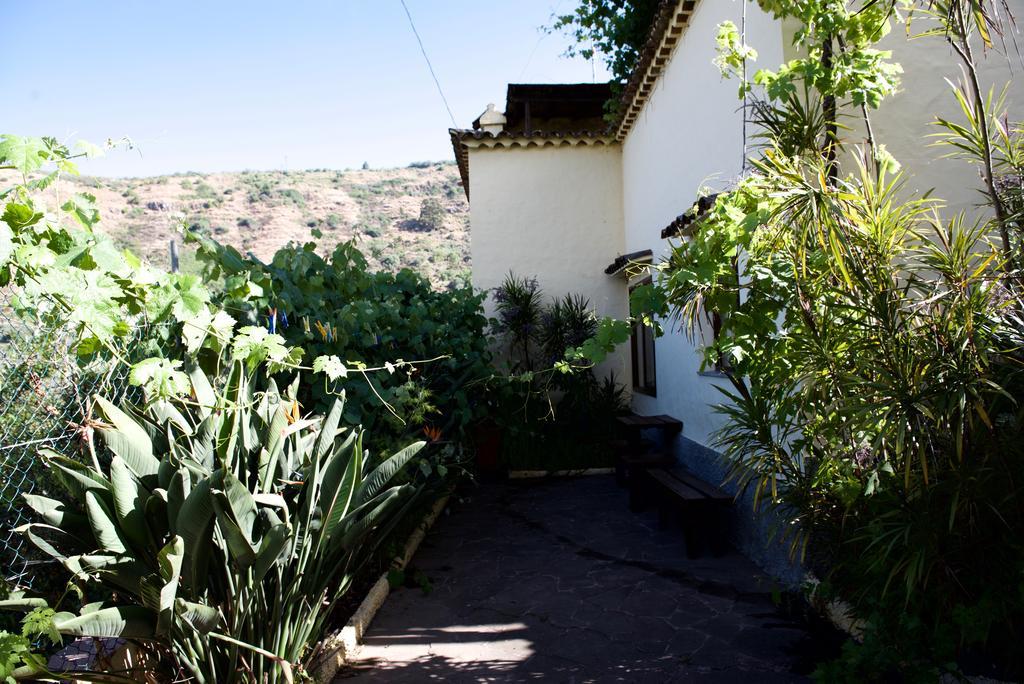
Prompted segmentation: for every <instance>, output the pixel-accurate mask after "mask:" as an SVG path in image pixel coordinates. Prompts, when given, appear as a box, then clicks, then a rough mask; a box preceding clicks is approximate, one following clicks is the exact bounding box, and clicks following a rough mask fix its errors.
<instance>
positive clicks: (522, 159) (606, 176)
mask: <svg viewBox="0 0 1024 684" xmlns="http://www.w3.org/2000/svg"><path fill="white" fill-rule="evenodd" d="M469 168H470V205H471V209H472V230H471V233H470V250H471V254H472V258H473V286H474V287H477V288H481V289H484V290H491V289H493V288H495V287H497V286H498V285H500V284H501V281H502V280H503V279H504V277H505V275H506V274H507V273H508V272H509V271H512V272H514V273H515V274H516V275H519V276H533V277H536V278H537V281H538V283H539V284H540V286H541V288H542V289H543V290H544V292H545V294H546V295H547V296H548V297H549V298H550V297H561V296H563V295H565V294H567V293H570V292H572V293H579V294H582V295H584V296H586V297H588V298H589V299H590V302H591V305H592V306H593V307H594V309H595V310H596V312H597V314H598V315H601V316H613V317H616V318H620V319H621V318H624V317H625V316H626V315H628V306H629V305H628V301H627V298H626V293H625V290H624V288H623V286H622V283H621V281H618V280H613V279H611V278H607V277H605V276H604V268H605V267H606V266H607V265H608V264H609V263H611V262H612V261H613V260H614V259H615V257H616V256H618V255H619V254H621V253H622V251H623V231H622V153H621V148H620V147H619V146H618V145H593V146H592V145H582V144H580V145H577V146H574V147H568V146H560V147H528V148H522V147H515V148H511V149H510V148H473V149H470V152H469ZM485 307H486V310H487V313H488V315H492V314H493V310H494V309H493V301H492V300H491V298H490V297H489V298H488V300H487V302H486V304H485ZM627 364H628V361H627V357H626V354H625V352H620V353H619V354H618V355H617V356H616V357H615V358H614V359H613V360H612V362H610V363H609V364H608V369H607V370H613V371H614V372H615V375H616V377H617V378H618V379H620V381H623V382H625V381H626V378H627V377H628V375H627V374H628V372H629V367H628V365H627Z"/></svg>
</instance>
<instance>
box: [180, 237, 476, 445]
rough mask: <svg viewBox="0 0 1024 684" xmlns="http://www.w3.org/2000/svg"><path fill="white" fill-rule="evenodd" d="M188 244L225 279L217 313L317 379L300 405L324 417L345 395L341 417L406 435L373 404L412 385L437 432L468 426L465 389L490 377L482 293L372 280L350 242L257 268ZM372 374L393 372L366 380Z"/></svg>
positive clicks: (283, 254) (213, 247)
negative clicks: (261, 336) (430, 407)
mask: <svg viewBox="0 0 1024 684" xmlns="http://www.w3.org/2000/svg"><path fill="white" fill-rule="evenodd" d="M188 239H189V240H195V241H198V243H199V258H200V259H201V260H202V262H203V263H204V265H205V267H206V270H207V277H208V278H210V279H217V278H223V279H224V282H225V284H226V288H225V293H224V294H223V295H222V296H221V297H220V298H219V303H220V304H221V305H223V306H224V308H225V309H227V310H228V311H231V312H232V313H233V315H235V316H237V317H238V318H239V319H240V320H241V321H242V322H243V323H248V324H254V325H258V326H260V327H261V328H263V329H264V330H267V329H268V328H269V329H273V330H274V331H275V332H274V333H273V334H272V335H271V337H278V338H280V339H282V340H284V341H285V342H286V343H287V344H289V345H292V346H294V347H296V348H298V347H301V348H303V349H305V350H306V353H307V355H306V358H307V359H315V361H314V363H315V364H316V365H315V366H314V367H315V368H316V369H317V370H318V371H320V372H322V373H325V376H324V379H325V382H324V383H323V384H322V385H318V384H314V385H311V386H310V387H308V388H303V396H302V397H300V400H301V401H302V402H303V404H304V405H307V406H310V407H314V406H316V407H319V408H321V409H322V410H325V409H326V407H327V406H329V405H330V403H331V402H332V401H333V395H334V394H335V393H336V392H338V391H340V390H341V389H344V390H345V392H346V395H347V397H348V399H347V402H346V420H348V421H349V422H352V423H362V424H363V425H364V426H366V427H367V428H374V429H375V431H376V432H378V434H386V433H387V431H388V430H393V431H396V435H397V434H400V433H401V432H402V431H406V430H408V429H409V427H407V426H405V425H403V422H405V421H406V420H407V418H406V417H405V416H401V414H398V416H396V415H395V414H396V413H398V412H396V411H393V410H392V411H389V415H390V417H389V418H382V416H381V411H380V410H379V409H380V407H381V402H382V401H383V402H384V403H385V405H387V406H392V407H393V406H394V405H395V402H401V401H403V393H406V392H407V383H409V382H413V383H414V384H415V385H416V386H417V387H418V388H419V389H420V390H423V391H426V392H429V394H430V396H431V397H433V399H432V403H433V404H434V405H436V408H437V411H438V412H439V413H438V414H437V415H436V416H435V418H436V420H437V421H438V423H439V426H440V427H442V428H443V429H444V431H445V432H446V433H448V434H454V435H458V434H461V433H462V431H463V430H464V429H465V428H466V427H467V426H468V425H469V423H470V422H471V421H472V418H473V413H474V410H473V405H474V403H475V402H473V401H472V392H473V384H472V383H473V382H474V381H475V380H476V379H479V378H482V377H485V376H487V375H488V374H489V366H488V361H489V354H488V351H487V339H486V335H485V334H484V326H485V325H486V319H485V318H484V316H483V313H482V310H481V303H482V296H481V295H479V294H476V293H474V292H473V291H472V289H471V288H470V287H468V286H464V287H455V288H453V289H450V290H448V291H446V292H437V291H435V290H433V289H431V287H430V285H429V283H428V282H427V281H426V280H424V279H423V278H422V277H421V276H419V275H417V274H415V273H413V272H411V271H408V270H403V271H399V272H398V273H387V272H378V273H371V272H369V271H368V269H367V264H366V260H365V258H364V257H363V255H362V254H361V253H360V252H359V250H358V249H356V247H355V245H354V244H352V243H343V244H340V245H338V246H337V247H336V248H335V250H334V252H333V253H332V254H331V255H330V256H329V257H327V258H324V257H322V256H320V255H319V254H317V253H316V251H315V245H314V244H313V243H307V244H305V245H302V246H298V245H289V246H287V247H285V248H283V249H281V250H279V251H278V252H277V254H275V255H274V258H273V260H272V261H271V262H270V264H266V265H264V264H260V263H257V262H253V261H247V260H245V259H243V258H242V257H241V255H239V254H238V252H237V251H235V250H234V249H233V248H230V247H224V246H222V245H219V244H217V243H216V242H214V241H212V240H209V239H206V238H203V237H201V236H195V235H189V236H188ZM321 357H322V358H321ZM403 360H404V361H403ZM428 360H429V361H430V362H429V363H416V365H415V367H413V366H412V365H410V364H409V363H408V362H412V361H417V362H418V361H428ZM371 367H379V368H383V369H388V368H390V370H391V371H392V372H387V373H384V374H380V373H378V374H375V375H374V376H373V377H370V376H369V375H367V373H366V372H365V371H366V369H368V368H371ZM353 370H354V371H356V372H355V373H352V374H351V375H350V374H349V371H353ZM403 388H406V389H403ZM396 417H398V418H399V419H398V420H393V419H394V418H396ZM410 427H411V426H410Z"/></svg>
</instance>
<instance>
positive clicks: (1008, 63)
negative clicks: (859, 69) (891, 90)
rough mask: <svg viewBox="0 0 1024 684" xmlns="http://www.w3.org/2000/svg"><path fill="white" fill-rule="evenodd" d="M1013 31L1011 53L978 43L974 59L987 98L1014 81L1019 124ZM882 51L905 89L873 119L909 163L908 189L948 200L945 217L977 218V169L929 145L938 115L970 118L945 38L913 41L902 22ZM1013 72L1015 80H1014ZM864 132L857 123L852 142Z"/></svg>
mask: <svg viewBox="0 0 1024 684" xmlns="http://www.w3.org/2000/svg"><path fill="white" fill-rule="evenodd" d="M1009 5H1010V8H1011V10H1012V12H1013V14H1014V16H1015V17H1016V18H1017V20H1018V21H1020V18H1021V17H1024V0H1009ZM927 25H928V22H927V21H925V20H923V19H918V20H914V22H913V23H912V24H911V32H912V33H918V32H920V31H923V30H925V28H926V27H927ZM1012 33H1013V30H1012V29H1011V31H1010V32H1009V33H1008V34H1007V37H1006V42H1007V45H1008V47H1009V50H1008V52H1009V53H1010V55H1009V56H1006V55H1005V54H1000V52H999V51H992V50H989V51H988V52H987V55H986V51H985V50H984V49H983V47H982V46H981V44H980V41H977V42H978V45H977V47H976V50H975V52H976V55H975V57H976V59H977V61H978V64H979V69H978V70H979V72H980V76H981V80H982V83H983V84H984V88H985V93H986V95H987V94H988V89H989V87H992V86H994V87H995V92H996V93H997V94H998V93H999V92H1000V91H1001V90H1002V89H1003V87H1004V86H1005V85H1006V84H1007V83H1009V84H1010V87H1009V89H1008V91H1007V102H1006V104H1007V106H1008V108H1009V112H1010V119H1011V120H1012V121H1020V120H1021V119H1024V79H1021V78H1020V72H1021V68H1022V62H1021V57H1020V56H1019V55H1018V54H1016V53H1015V51H1014V47H1013V45H1014V41H1017V42H1018V43H1020V41H1021V39H1020V36H1019V35H1016V36H1014V35H1012ZM1022 45H1024V43H1022ZM882 47H883V48H885V49H887V50H892V52H893V60H894V61H896V62H899V63H900V64H901V65H902V66H903V69H904V74H903V88H902V90H901V92H899V93H897V94H896V95H894V96H893V97H892V98H890V99H889V100H887V101H885V102H883V104H882V107H881V108H880V109H879V111H878V112H876V113H874V115H873V116H872V128H873V129H874V132H875V135H876V136H877V138H878V140H879V142H882V143H884V144H885V145H886V147H887V148H888V149H889V151H890V152H891V153H892V154H893V155H894V156H895V157H896V159H897V160H899V161H900V162H901V163H902V164H903V166H904V171H905V173H906V176H907V178H906V183H907V185H906V189H907V190H908V191H911V192H914V193H916V194H918V195H919V194H920V193H923V192H924V191H927V190H931V189H933V190H934V191H935V196H936V197H939V198H942V199H943V200H945V201H946V209H945V210H944V211H943V214H944V215H945V216H947V217H948V216H951V215H952V214H953V213H954V212H957V213H958V212H965V213H967V214H968V215H969V216H972V217H974V216H977V215H978V214H979V209H978V205H979V203H980V202H981V200H982V197H981V195H980V194H979V191H980V190H981V189H982V188H983V183H982V180H981V177H980V176H979V174H978V167H977V166H970V165H968V164H967V163H966V162H965V161H963V160H959V159H949V158H943V156H944V155H945V154H947V153H948V152H949V148H948V147H936V146H934V145H932V144H931V143H933V142H934V140H935V139H934V138H929V137H927V136H928V135H929V134H931V133H937V132H939V130H941V129H939V128H937V127H936V126H934V125H932V122H933V121H934V119H935V117H936V116H941V117H944V118H947V119H950V120H952V121H955V122H958V123H960V122H963V121H964V115H963V112H962V111H961V110H960V107H959V105H958V104H957V103H956V100H955V99H954V97H953V94H952V92H951V91H950V86H949V84H948V83H947V82H946V79H949V80H951V81H953V82H957V81H958V80H960V78H961V72H960V62H959V60H958V59H957V57H956V55H955V54H954V53H953V51H952V49H951V48H950V47H949V45H948V44H947V43H946V41H945V40H943V39H941V38H936V37H928V38H915V39H908V36H907V31H906V27H905V26H903V25H898V26H895V27H894V29H893V31H892V32H891V33H890V34H889V35H888V36H886V38H885V39H884V40H883V41H882ZM1004 52H1005V51H1004ZM1015 73H1016V75H1017V76H1018V78H1017V81H1016V83H1014V82H1013V76H1014V74H1015ZM861 130H862V128H861V127H860V126H856V127H855V128H854V130H853V131H850V132H849V133H848V134H847V138H848V142H850V143H860V142H861V141H862V140H863V139H864V136H863V133H862V132H861Z"/></svg>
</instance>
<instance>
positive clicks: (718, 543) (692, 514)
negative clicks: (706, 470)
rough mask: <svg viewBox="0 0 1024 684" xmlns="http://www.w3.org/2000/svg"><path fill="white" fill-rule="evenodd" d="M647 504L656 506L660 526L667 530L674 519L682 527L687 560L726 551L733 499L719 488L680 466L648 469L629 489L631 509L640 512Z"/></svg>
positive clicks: (642, 472)
mask: <svg viewBox="0 0 1024 684" xmlns="http://www.w3.org/2000/svg"><path fill="white" fill-rule="evenodd" d="M649 501H650V502H653V503H654V504H655V505H657V507H658V517H659V521H660V523H661V524H662V526H668V524H669V522H670V521H672V519H673V518H675V519H677V520H678V521H679V522H680V523H681V524H682V528H683V535H684V538H685V539H686V554H687V555H688V556H689V557H691V558H694V557H696V556H697V555H698V554H699V552H700V550H702V549H704V548H707V549H709V550H711V551H712V552H713V553H714V554H715V555H722V554H723V553H725V552H726V551H727V550H728V547H729V544H728V536H729V535H728V520H729V508H730V504H731V503H732V497H731V496H730V495H729V494H726V493H725V492H723V491H722V490H721V489H719V488H718V487H716V486H714V485H712V484H708V483H707V482H704V481H703V480H701V479H700V478H698V477H697V476H695V475H694V474H693V473H691V472H689V471H688V470H686V469H685V468H683V467H682V466H678V465H673V466H668V467H663V468H649V469H647V470H643V471H641V473H640V477H639V478H637V481H636V482H634V483H633V486H632V487H631V488H630V505H631V507H633V508H634V510H639V509H642V508H643V507H644V504H645V503H647V502H649Z"/></svg>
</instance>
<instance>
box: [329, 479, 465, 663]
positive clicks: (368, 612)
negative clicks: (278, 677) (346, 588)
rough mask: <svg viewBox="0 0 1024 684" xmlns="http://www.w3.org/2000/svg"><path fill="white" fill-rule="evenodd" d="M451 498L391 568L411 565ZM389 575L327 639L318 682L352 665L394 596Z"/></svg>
mask: <svg viewBox="0 0 1024 684" xmlns="http://www.w3.org/2000/svg"><path fill="white" fill-rule="evenodd" d="M449 496H450V495H447V494H446V495H445V496H443V497H442V498H441V499H439V500H438V502H437V503H435V504H434V507H433V508H431V509H430V512H429V513H428V514H427V516H426V517H425V518H424V519H423V522H422V523H420V524H419V525H418V526H417V527H416V529H415V530H414V531H413V533H412V534H411V535H409V539H408V540H407V541H406V542H405V547H404V548H403V550H402V555H401V556H398V557H397V558H395V560H394V561H393V562H392V564H391V569H396V570H402V569H404V568H405V566H406V565H408V564H409V561H410V560H412V557H413V555H414V554H415V553H416V550H417V549H418V548H419V546H420V543H421V542H422V541H423V538H424V537H426V535H427V531H429V530H430V528H431V527H433V526H434V523H435V522H437V519H438V517H440V515H441V512H442V511H443V510H444V508H445V506H447V505H448V498H449ZM388 572H389V571H385V572H384V573H383V574H381V576H380V577H379V578H378V579H377V581H376V582H375V583H374V585H373V586H372V587H371V588H370V591H368V592H367V593H366V597H365V598H364V599H363V601H362V603H360V604H359V607H358V608H357V609H356V612H354V613H352V617H350V618H349V619H348V622H346V623H345V626H344V627H342V628H341V629H340V630H338V631H337V632H335V633H333V634H330V635H328V636H327V637H325V638H324V641H323V646H322V653H321V655H320V656H319V657H318V658H317V662H316V664H315V665H314V667H313V672H312V674H313V679H314V680H316V681H318V682H330V681H331V680H332V679H334V676H335V675H336V674H337V673H338V670H340V669H341V668H342V666H344V665H345V664H346V662H348V658H349V657H350V656H351V655H352V653H353V652H354V651H355V650H356V649H357V648H358V647H359V642H360V641H361V640H362V638H363V634H365V633H366V630H367V628H368V627H369V626H370V623H371V622H372V621H373V618H374V616H376V615H377V611H378V610H380V608H381V606H383V605H384V601H386V600H387V598H388V594H389V593H391V583H390V582H388Z"/></svg>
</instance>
